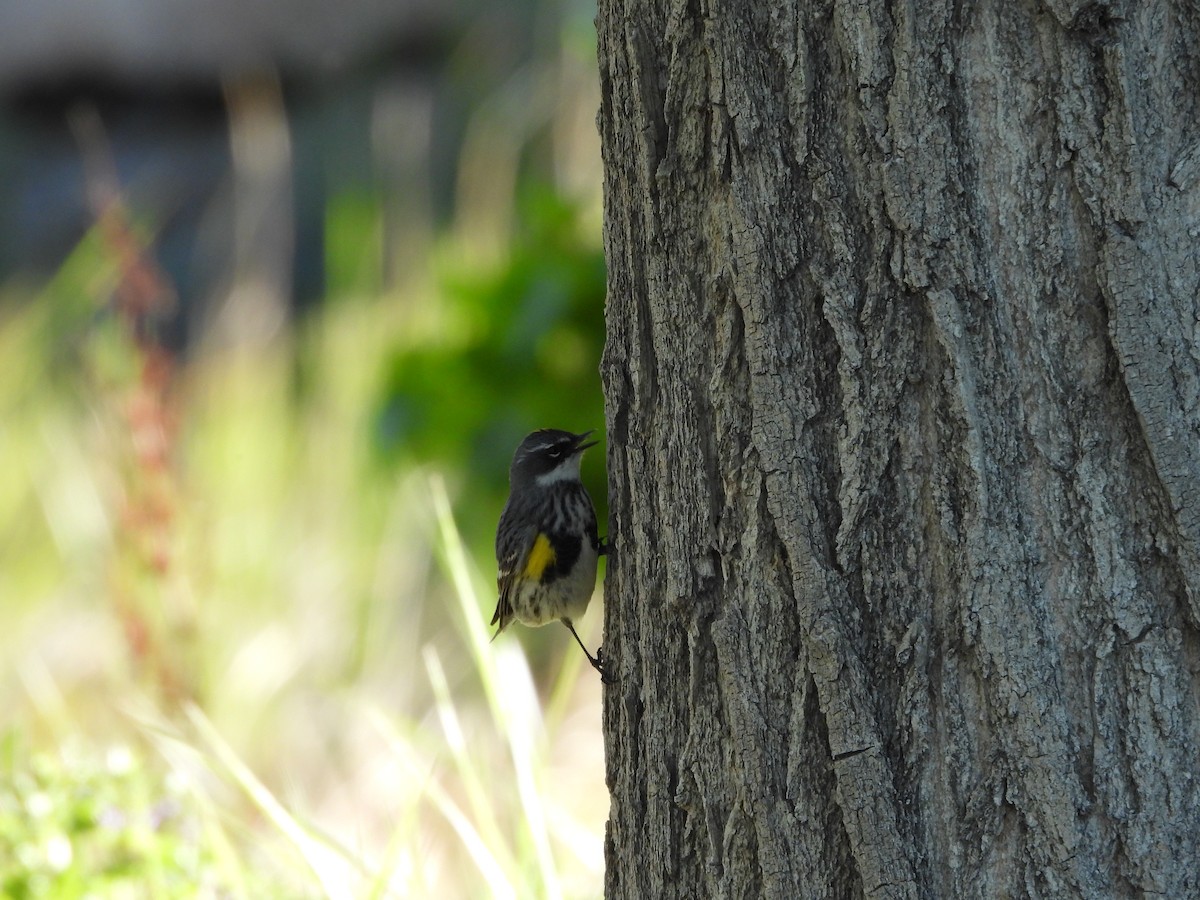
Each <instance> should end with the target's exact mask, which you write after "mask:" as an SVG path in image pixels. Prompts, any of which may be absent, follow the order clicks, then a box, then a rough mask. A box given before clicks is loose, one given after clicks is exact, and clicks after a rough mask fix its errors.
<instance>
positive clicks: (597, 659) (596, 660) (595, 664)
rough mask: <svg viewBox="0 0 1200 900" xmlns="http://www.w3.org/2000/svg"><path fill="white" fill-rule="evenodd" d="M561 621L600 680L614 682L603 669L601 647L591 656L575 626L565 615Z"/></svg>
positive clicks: (607, 682)
mask: <svg viewBox="0 0 1200 900" xmlns="http://www.w3.org/2000/svg"><path fill="white" fill-rule="evenodd" d="M562 623H563V624H564V625H566V626H567V629H568V630H569V631H570V632H571V634H572V636H573V637H574V638H575V643H577V644H578V645H579V649H580V650H582V651H583V655H584V656H586V657H587V658H588V662H590V663H591V664H592V668H593V669H595V670H596V671H597V672H599V673H600V680H601V681H603V682H604V683H605V684H613V683H614V682H616V679H615V678H612V677H611V676H610V675H609V674H608V672H607V671H605V669H604V663H603V662H602V655H603V649H602V648H597V649H596V655H595V656H592V654H590V653H588V648H587V647H585V646H584V645H583V641H581V640H580V639H579V635H578V634H577V633H576V632H575V626H574V625H573V624H572V623H571V620H570V619H568V618H567V617H566V616H563V618H562Z"/></svg>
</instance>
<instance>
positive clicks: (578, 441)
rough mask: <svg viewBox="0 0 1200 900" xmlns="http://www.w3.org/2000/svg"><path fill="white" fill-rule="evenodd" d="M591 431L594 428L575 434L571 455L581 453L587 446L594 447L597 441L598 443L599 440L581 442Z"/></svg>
mask: <svg viewBox="0 0 1200 900" xmlns="http://www.w3.org/2000/svg"><path fill="white" fill-rule="evenodd" d="M593 431H595V429H594V428H592V429H589V430H587V431H585V432H584V433H583V434H577V435H575V449H574V450H572V451H571V454H572V455H574V454H576V453H582V452H583V451H584V450H586V449H587V448H588V447H595V446H596V445H597V444H598V443H600V442H599V441H588V442H587V443H586V444H585V443H583V441H584V440H586V439H587V436H588V435H589V434H591V433H592V432H593Z"/></svg>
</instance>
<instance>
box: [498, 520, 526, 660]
mask: <svg viewBox="0 0 1200 900" xmlns="http://www.w3.org/2000/svg"><path fill="white" fill-rule="evenodd" d="M507 512H508V510H507V509H506V510H505V513H507ZM505 518H507V516H502V517H501V519H500V529H499V531H498V532H497V535H496V563H497V569H496V587H497V588H498V589H499V592H500V599H499V600H497V602H496V612H495V613H494V614H493V615H492V621H491V624H492V625H496V624H499V626H500V627H499V628H497V629H496V634H499V633H500V632H501V631H503V630H504V629H505V628H506V627H508V623H509V622H511V621H512V617H513V606H512V598H513V593H514V592H515V591H516V587H517V582H518V579H519V576H520V574H521V573H522V572H523V571H525V566H526V564H527V563H528V561H529V551H530V550H531V549H532V548H533V544H534V541H535V540H536V539H537V534H538V530H537V526H535V525H532V524H531V525H526V526H525V527H524V528H510V527H508V525H507V523H506V522H505ZM492 639H493V640H494V639H495V635H493V636H492Z"/></svg>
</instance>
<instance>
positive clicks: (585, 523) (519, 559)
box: [491, 428, 608, 681]
mask: <svg viewBox="0 0 1200 900" xmlns="http://www.w3.org/2000/svg"><path fill="white" fill-rule="evenodd" d="M590 434H591V432H590V431H585V432H584V433H583V434H572V433H571V432H569V431H559V430H558V429H555V428H547V429H544V430H542V431H535V432H534V433H533V434H531V435H529V436H528V437H527V438H525V440H523V441H521V446H519V447H518V448H517V452H516V454H515V455H514V456H513V461H512V466H511V467H510V468H509V470H508V483H509V494H508V503H506V504H505V505H504V512H503V513H502V514H501V516H500V525H499V527H498V528H497V529H496V560H497V562H498V563H499V572H498V574H497V576H496V584H497V586H498V587H499V589H500V600H499V602H498V603H497V604H496V614H495V615H494V616H492V623H491V624H493V625H496V624H499V626H500V627H499V628H497V629H496V635H499V634H500V632H501V631H503V630H504V629H505V628H506V627H508V623H509V622H511V621H512V620H513V619H516V620H517V621H518V622H521V623H523V624H525V625H534V626H537V625H545V624H547V623H549V622H553V621H554V620H555V619H557V620H558V621H560V622H562V623H563V624H564V625H566V626H567V628H568V629H570V631H571V634H573V635H575V640H576V642H577V643H578V644H579V646H580V647H581V648H582V649H583V652H584V653H585V654H587V658H588V662H590V663H591V664H592V666H593V667H594V668H595V669H596V671H597V672H599V673H600V677H601V678H603V679H604V680H605V681H607V680H608V676H607V675H606V673H605V671H604V667H603V665H602V664H601V662H600V651H599V650H597V651H596V655H595V656H592V654H590V653H588V650H587V647H584V646H583V641H581V640H579V635H578V634H576V633H575V624H574V620H575V619H577V618H579V617H580V616H582V615H583V613H584V611H585V610H586V609H587V605H588V600H590V599H591V596H592V591H593V590H594V589H595V587H596V560H597V558H598V557H599V556H602V555H603V554H604V553H605V547H604V545H603V544H602V543H601V542H600V539H599V537H597V535H596V510H595V509H594V508H593V506H592V498H591V497H589V496H588V492H587V489H586V488H585V487H584V486H583V482H581V481H580V480H579V462H580V460H581V459H582V458H583V451H584V450H586V449H587V448H588V447H594V446H595V445H596V442H595V441H588V442H587V443H584V441H586V440H587V437H588V435H590ZM492 639H493V640H495V635H493V638H492Z"/></svg>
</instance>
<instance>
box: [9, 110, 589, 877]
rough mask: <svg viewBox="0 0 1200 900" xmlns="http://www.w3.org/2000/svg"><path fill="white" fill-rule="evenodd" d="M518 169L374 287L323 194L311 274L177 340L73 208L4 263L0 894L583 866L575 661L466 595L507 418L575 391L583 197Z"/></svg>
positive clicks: (569, 399)
mask: <svg viewBox="0 0 1200 900" xmlns="http://www.w3.org/2000/svg"><path fill="white" fill-rule="evenodd" d="M578 105H579V104H578V103H576V104H573V105H570V108H571V109H572V110H574V109H575V107H576V106H578ZM593 108H594V107H593ZM593 137H594V136H593ZM513 181H514V183H515V184H520V185H521V186H520V188H519V192H520V193H519V197H518V198H517V200H516V202H515V205H514V208H513V210H512V214H513V218H514V221H515V223H516V224H515V226H514V227H513V229H512V231H511V233H510V234H509V235H508V238H507V241H508V242H507V244H505V247H504V250H503V252H500V253H494V252H493V253H487V254H479V253H475V252H473V251H472V250H471V249H470V247H468V246H464V244H463V243H462V240H461V238H456V237H454V236H453V235H448V236H445V237H443V238H441V239H439V240H437V241H434V242H433V243H432V244H431V246H432V247H433V251H432V252H433V259H434V264H433V266H432V267H431V270H430V271H429V272H427V273H423V274H421V275H420V276H419V277H414V278H411V279H409V280H408V281H407V282H405V283H404V284H403V285H399V286H392V287H386V286H385V281H384V279H382V278H381V277H380V274H379V272H380V269H381V266H383V260H384V258H385V256H386V254H385V253H384V252H383V247H382V243H381V242H382V240H383V234H384V232H385V229H383V228H382V225H381V222H380V216H381V215H382V214H383V212H382V209H383V204H380V203H379V202H377V201H375V200H373V199H372V198H370V197H362V196H352V197H347V198H344V199H342V200H339V201H337V202H334V203H333V204H331V207H330V211H329V215H330V223H329V224H330V227H329V229H328V230H329V232H330V233H331V234H332V235H335V237H334V238H333V239H332V240H331V242H330V245H329V247H328V248H327V254H328V257H329V258H328V260H327V268H328V270H329V272H330V297H329V298H328V301H327V302H326V303H325V304H324V305H323V306H322V307H321V308H320V309H318V310H316V311H314V312H312V313H311V314H310V315H309V316H307V317H306V318H305V319H304V320H303V321H301V322H299V323H297V325H296V327H295V328H294V329H293V330H292V331H290V332H289V333H287V334H283V335H280V336H278V337H277V338H275V339H274V340H272V341H270V342H268V343H263V344H256V345H254V346H252V347H243V348H238V347H232V348H227V349H223V350H220V351H217V352H205V353H197V354H196V355H195V356H194V357H193V358H191V359H190V360H189V361H188V362H187V363H186V365H185V364H180V363H178V362H177V361H172V360H169V359H166V358H163V357H162V356H161V355H159V354H157V353H156V352H155V350H154V348H153V346H152V344H148V343H147V342H146V341H145V339H144V335H140V334H139V330H138V329H137V328H134V327H131V324H130V320H129V318H128V317H125V318H123V315H122V313H121V312H120V310H119V309H116V310H114V308H113V306H111V305H110V304H109V302H108V300H109V298H110V297H111V296H112V295H113V294H114V293H117V294H119V293H120V291H121V288H122V283H123V281H128V280H129V278H130V275H131V272H130V264H129V263H128V261H127V260H126V261H124V262H123V261H122V260H121V259H119V258H118V257H117V255H116V254H114V252H113V250H112V247H111V244H110V243H106V239H105V236H104V234H103V233H102V231H101V229H99V228H98V229H97V230H96V231H94V232H93V233H90V234H89V235H87V236H86V237H85V239H84V240H83V241H82V242H81V243H80V245H79V246H78V247H77V248H76V250H75V252H74V253H73V254H72V255H71V256H70V258H69V259H68V260H67V262H66V263H65V264H64V265H63V266H62V268H61V269H60V271H59V272H58V274H57V276H56V277H55V278H54V279H53V280H52V281H51V282H50V283H49V284H47V285H45V286H43V287H42V288H41V289H40V290H39V291H38V292H37V293H36V294H35V295H32V296H30V295H28V294H21V295H10V296H2V297H0V359H3V360H4V361H5V373H6V376H5V378H4V379H2V380H0V460H2V464H0V658H2V659H3V665H2V666H0V673H2V674H0V716H2V717H3V722H4V723H5V725H4V727H3V732H2V733H0V895H2V896H4V897H14V898H21V897H65V898H71V897H80V898H82V897H96V896H99V897H148V896H153V897H175V896H179V897H184V896H188V897H191V896H212V897H226V896H235V897H256V898H257V897H274V896H278V897H310V896H311V897H355V898H357V897H385V896H403V897H479V896H499V897H521V898H525V897H560V896H561V897H592V896H598V895H599V894H600V893H601V881H602V877H601V876H602V866H603V856H602V854H603V847H602V842H603V828H604V820H605V818H606V815H607V802H608V799H607V793H606V791H605V787H604V782H603V777H604V774H603V746H602V738H601V734H600V685H599V681H598V679H596V678H594V677H593V673H592V672H591V670H590V669H588V668H587V667H586V666H583V665H582V664H583V663H584V659H583V656H582V654H580V653H578V650H577V648H575V647H574V645H573V642H572V641H570V639H569V635H565V632H564V633H562V634H557V633H555V632H559V631H562V629H543V630H541V631H540V632H532V631H529V630H526V629H518V630H516V631H514V632H510V633H506V634H505V635H504V636H502V637H501V638H500V639H498V640H496V641H495V642H489V637H490V636H489V634H488V632H487V629H486V628H485V624H486V622H487V619H488V618H489V617H490V614H491V611H492V604H493V603H494V593H493V585H494V582H493V572H494V569H493V561H492V559H491V550H490V537H491V532H492V529H493V528H494V525H495V522H496V519H497V517H498V514H499V510H500V506H501V504H502V502H503V497H504V476H505V472H506V469H507V465H508V461H509V457H510V455H511V452H512V449H513V447H514V446H515V444H516V442H517V441H518V440H519V438H520V437H521V436H522V434H523V433H524V432H525V431H526V430H528V429H529V428H531V427H537V426H551V425H554V426H560V427H568V428H575V429H579V430H582V429H584V428H593V427H595V428H599V427H600V426H601V425H602V421H603V419H602V406H601V397H600V390H599V383H598V376H597V374H596V368H597V365H598V362H599V348H600V341H601V339H602V338H601V334H602V327H603V323H602V318H601V317H602V305H603V291H604V286H603V282H604V278H603V266H602V262H601V256H600V249H599V237H598V229H597V228H596V225H595V218H594V215H593V212H594V204H592V205H589V204H588V203H584V204H580V203H578V202H577V201H570V200H565V199H564V198H563V197H562V196H560V195H559V194H558V193H556V192H554V191H551V190H548V189H546V188H544V187H537V186H536V185H534V184H531V183H529V182H528V181H527V180H523V179H515V178H514V179H513ZM129 227H130V228H131V229H132V233H133V235H134V236H135V237H136V239H137V240H138V241H141V242H143V243H146V242H148V241H149V239H150V238H149V231H150V230H149V229H146V228H144V227H142V226H140V225H137V224H134V225H131V226H129ZM132 274H139V273H137V272H134V273H132ZM602 460H603V455H602V448H599V449H598V451H594V452H593V454H589V457H588V459H587V460H586V461H585V464H584V469H585V475H586V477H587V478H588V480H589V484H590V486H591V488H592V491H593V495H594V496H596V497H597V499H598V500H602V498H603V479H602V471H603V462H602ZM601 505H602V504H601ZM601 516H602V517H603V511H601ZM460 525H461V527H462V534H463V537H460ZM599 622H600V614H599V611H598V610H597V609H596V608H593V612H592V613H591V615H589V616H588V617H587V618H586V619H585V621H584V623H583V625H584V631H583V636H584V638H585V640H587V641H588V643H589V644H591V645H592V646H595V645H596V644H597V643H598V633H599ZM523 648H528V649H529V650H530V651H531V655H530V659H531V661H532V669H531V667H530V665H529V664H527V662H526V657H525V655H524V653H523Z"/></svg>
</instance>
